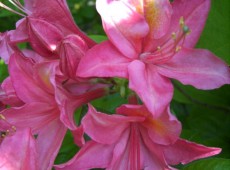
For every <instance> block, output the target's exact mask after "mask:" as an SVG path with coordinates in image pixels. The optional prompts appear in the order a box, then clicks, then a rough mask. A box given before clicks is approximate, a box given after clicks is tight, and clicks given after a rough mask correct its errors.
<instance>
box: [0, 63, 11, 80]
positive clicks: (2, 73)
mask: <svg viewBox="0 0 230 170" xmlns="http://www.w3.org/2000/svg"><path fill="white" fill-rule="evenodd" d="M8 75H9V74H8V70H7V65H6V64H5V63H4V61H3V60H0V83H1V82H2V81H3V80H4V79H5V78H6V77H7V76H8Z"/></svg>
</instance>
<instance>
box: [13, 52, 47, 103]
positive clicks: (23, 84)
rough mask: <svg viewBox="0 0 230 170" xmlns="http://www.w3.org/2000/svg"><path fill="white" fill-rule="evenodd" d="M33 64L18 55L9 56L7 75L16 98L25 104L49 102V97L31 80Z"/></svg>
mask: <svg viewBox="0 0 230 170" xmlns="http://www.w3.org/2000/svg"><path fill="white" fill-rule="evenodd" d="M33 65H34V63H33V62H32V60H31V59H29V58H25V57H24V56H22V55H21V54H19V53H15V54H13V55H12V56H11V59H10V63H9V73H10V77H11V80H12V83H13V86H14V88H15V92H16V94H17V96H18V97H19V98H20V99H21V100H22V101H23V102H25V103H27V102H34V101H35V102H36V101H38V100H39V101H47V102H50V96H49V95H48V94H47V93H46V92H45V90H44V89H42V88H41V87H39V86H38V84H37V83H36V82H35V80H34V79H33V72H34V68H33Z"/></svg>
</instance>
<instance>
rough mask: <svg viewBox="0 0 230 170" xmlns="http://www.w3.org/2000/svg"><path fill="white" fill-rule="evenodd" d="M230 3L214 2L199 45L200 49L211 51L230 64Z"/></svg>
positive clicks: (225, 0)
mask: <svg viewBox="0 0 230 170" xmlns="http://www.w3.org/2000/svg"><path fill="white" fill-rule="evenodd" d="M229 6H230V1H228V0H218V1H217V0H212V1H211V10H210V13H209V16H208V19H207V23H206V26H205V29H204V31H203V33H202V35H201V38H200V40H199V42H198V44H197V47H198V48H205V49H209V50H210V51H212V52H213V53H215V54H216V55H217V56H218V57H220V58H222V59H223V60H225V61H226V62H227V63H228V64H230V57H229V56H230V41H229V39H230V31H229V30H230V22H229V20H230V12H229Z"/></svg>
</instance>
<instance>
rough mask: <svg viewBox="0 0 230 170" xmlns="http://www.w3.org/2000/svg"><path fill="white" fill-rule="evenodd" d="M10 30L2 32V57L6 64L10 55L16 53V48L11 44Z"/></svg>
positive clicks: (0, 45)
mask: <svg viewBox="0 0 230 170" xmlns="http://www.w3.org/2000/svg"><path fill="white" fill-rule="evenodd" d="M9 35H10V34H9V32H5V33H0V57H1V59H3V60H4V62H5V63H6V64H8V63H9V60H10V56H11V55H12V54H13V53H14V48H15V47H13V46H12V45H10V36H9Z"/></svg>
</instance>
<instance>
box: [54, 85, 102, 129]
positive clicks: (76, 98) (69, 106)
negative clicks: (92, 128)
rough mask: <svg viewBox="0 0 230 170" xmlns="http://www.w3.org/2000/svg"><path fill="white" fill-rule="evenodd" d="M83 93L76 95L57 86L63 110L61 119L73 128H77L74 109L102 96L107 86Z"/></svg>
mask: <svg viewBox="0 0 230 170" xmlns="http://www.w3.org/2000/svg"><path fill="white" fill-rule="evenodd" d="M82 92H83V94H81V95H74V94H73V93H71V92H70V93H69V92H67V91H66V90H65V89H63V88H61V87H56V91H55V97H56V102H57V103H58V106H59V109H60V111H61V115H60V119H61V121H62V122H63V123H64V124H65V125H66V126H67V127H68V128H69V129H71V130H76V128H77V127H76V123H75V121H74V111H75V110H76V109H77V108H79V107H80V106H82V105H83V104H87V103H88V102H90V101H92V100H94V99H97V98H100V97H102V96H104V95H105V94H106V88H104V87H101V88H98V89H92V90H90V89H87V92H86V91H85V92H84V91H82Z"/></svg>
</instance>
